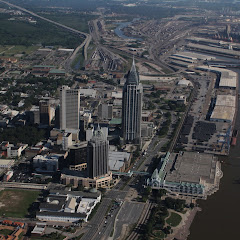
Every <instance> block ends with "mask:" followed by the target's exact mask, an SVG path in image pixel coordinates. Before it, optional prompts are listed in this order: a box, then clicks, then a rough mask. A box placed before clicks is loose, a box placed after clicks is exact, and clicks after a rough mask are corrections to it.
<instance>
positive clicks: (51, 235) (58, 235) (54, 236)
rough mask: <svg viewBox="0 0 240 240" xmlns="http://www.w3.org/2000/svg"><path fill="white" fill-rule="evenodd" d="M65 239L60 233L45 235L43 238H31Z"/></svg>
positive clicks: (45, 239) (34, 239)
mask: <svg viewBox="0 0 240 240" xmlns="http://www.w3.org/2000/svg"><path fill="white" fill-rule="evenodd" d="M64 238H65V236H63V235H61V234H59V233H56V232H55V233H51V234H48V235H43V236H41V237H36V238H34V237H31V238H30V239H31V240H49V239H51V240H63V239H64Z"/></svg>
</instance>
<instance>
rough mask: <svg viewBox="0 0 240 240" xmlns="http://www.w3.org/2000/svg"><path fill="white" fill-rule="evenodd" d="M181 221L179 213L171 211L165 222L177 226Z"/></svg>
mask: <svg viewBox="0 0 240 240" xmlns="http://www.w3.org/2000/svg"><path fill="white" fill-rule="evenodd" d="M181 221H182V217H181V216H180V215H179V214H177V213H174V212H172V213H171V215H170V217H169V218H168V219H167V220H166V222H167V224H169V225H170V226H171V227H176V226H178V225H179V223H180V222H181Z"/></svg>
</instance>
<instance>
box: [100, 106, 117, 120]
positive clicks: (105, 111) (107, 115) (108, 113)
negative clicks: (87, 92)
mask: <svg viewBox="0 0 240 240" xmlns="http://www.w3.org/2000/svg"><path fill="white" fill-rule="evenodd" d="M98 117H99V118H100V119H112V117H113V105H111V104H106V103H102V104H100V105H99V106H98Z"/></svg>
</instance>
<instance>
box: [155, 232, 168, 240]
mask: <svg viewBox="0 0 240 240" xmlns="http://www.w3.org/2000/svg"><path fill="white" fill-rule="evenodd" d="M154 236H155V237H156V238H154V239H164V238H165V237H166V236H167V235H166V234H165V233H164V232H163V231H161V230H156V231H154Z"/></svg>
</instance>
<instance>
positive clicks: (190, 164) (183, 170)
mask: <svg viewBox="0 0 240 240" xmlns="http://www.w3.org/2000/svg"><path fill="white" fill-rule="evenodd" d="M174 161H175V164H174V170H173V171H170V169H171V168H172V166H173V165H172V163H174ZM169 163H170V164H168V169H167V176H166V181H169V182H190V183H197V184H199V183H201V180H205V181H206V182H208V183H214V178H215V172H216V163H217V159H216V157H215V156H214V155H211V154H203V153H197V152H182V154H180V153H174V154H173V153H172V154H171V155H170V158H169Z"/></svg>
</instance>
